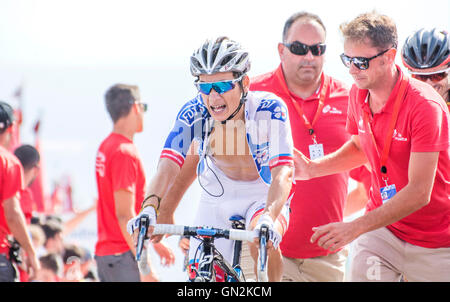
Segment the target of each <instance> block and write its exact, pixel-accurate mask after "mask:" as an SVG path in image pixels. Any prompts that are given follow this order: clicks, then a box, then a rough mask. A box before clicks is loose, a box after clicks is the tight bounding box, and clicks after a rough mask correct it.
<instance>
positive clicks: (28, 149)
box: [14, 145, 40, 224]
mask: <svg viewBox="0 0 450 302" xmlns="http://www.w3.org/2000/svg"><path fill="white" fill-rule="evenodd" d="M14 155H15V156H16V157H17V158H18V159H19V160H20V163H21V164H22V167H23V175H24V181H25V188H24V189H23V190H22V191H21V192H20V206H21V207H22V211H23V213H24V215H25V219H26V221H27V224H30V221H31V216H32V214H33V204H34V202H33V192H31V190H30V188H29V187H30V186H31V184H32V183H33V181H34V180H35V179H36V177H37V175H38V172H39V161H40V156H39V151H38V150H36V148H35V147H33V146H31V145H22V146H20V147H18V148H17V149H16V150H14Z"/></svg>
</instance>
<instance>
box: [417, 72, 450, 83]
mask: <svg viewBox="0 0 450 302" xmlns="http://www.w3.org/2000/svg"><path fill="white" fill-rule="evenodd" d="M411 76H412V77H413V78H414V79H418V80H420V81H423V82H425V81H426V80H431V82H440V81H442V80H443V79H445V78H446V77H447V76H448V72H440V73H435V74H412V75H411Z"/></svg>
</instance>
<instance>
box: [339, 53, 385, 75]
mask: <svg viewBox="0 0 450 302" xmlns="http://www.w3.org/2000/svg"><path fill="white" fill-rule="evenodd" d="M389 49H390V48H388V49H386V50H384V51H382V52H380V53H379V54H377V55H374V56H373V57H370V58H364V57H353V58H351V57H349V56H347V55H345V54H341V60H342V63H344V65H345V66H346V67H348V68H350V65H351V64H352V63H353V65H355V67H356V68H358V69H359V70H366V69H368V68H369V62H370V61H371V60H373V59H375V58H377V57H379V56H382V55H384V54H385V53H386V52H387V51H388V50H389Z"/></svg>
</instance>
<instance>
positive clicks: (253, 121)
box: [161, 91, 294, 185]
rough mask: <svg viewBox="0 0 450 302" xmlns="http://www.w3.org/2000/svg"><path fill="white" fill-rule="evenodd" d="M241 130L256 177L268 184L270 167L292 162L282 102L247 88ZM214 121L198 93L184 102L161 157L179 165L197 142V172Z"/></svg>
mask: <svg viewBox="0 0 450 302" xmlns="http://www.w3.org/2000/svg"><path fill="white" fill-rule="evenodd" d="M244 110H245V129H246V135H247V143H248V147H249V150H250V152H251V154H252V157H253V160H254V162H255V167H256V169H257V171H258V173H259V176H260V178H261V179H262V180H263V181H264V183H266V184H267V185H270V184H271V182H272V176H271V173H270V170H271V169H272V168H274V167H277V166H280V165H290V166H293V165H294V160H293V141H292V134H291V127H290V122H289V115H288V111H287V107H286V104H285V103H284V102H283V100H281V99H280V98H279V97H277V96H276V95H274V94H272V93H269V92H262V91H250V92H249V93H248V94H247V100H246V102H245V103H244ZM213 124H214V120H213V118H212V117H211V115H210V114H209V112H208V109H207V107H206V105H205V104H204V102H203V99H202V97H201V94H198V95H197V97H195V98H194V99H193V100H191V101H189V102H187V103H186V104H185V105H184V106H183V107H182V108H181V110H180V111H179V113H178V115H177V118H176V121H175V125H174V127H173V128H172V130H171V131H170V133H169V135H168V137H167V139H166V142H165V144H164V149H163V151H162V153H161V158H169V159H171V160H173V161H174V162H175V163H177V164H178V165H179V166H180V167H182V166H183V163H184V159H185V158H186V155H187V152H188V150H189V147H190V145H191V143H192V142H193V140H197V141H198V142H199V154H200V159H201V160H200V161H199V164H198V171H199V173H201V172H202V171H203V170H204V156H203V155H205V152H206V151H205V150H206V149H205V147H206V145H207V144H208V136H209V135H210V133H211V131H212V125H213Z"/></svg>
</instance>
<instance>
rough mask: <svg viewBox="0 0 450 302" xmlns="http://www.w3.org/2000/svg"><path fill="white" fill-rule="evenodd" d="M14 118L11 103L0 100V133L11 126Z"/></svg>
mask: <svg viewBox="0 0 450 302" xmlns="http://www.w3.org/2000/svg"><path fill="white" fill-rule="evenodd" d="M14 120H15V118H14V110H13V108H12V107H11V105H9V104H8V103H6V102H3V101H0V134H2V133H3V132H5V130H6V129H8V128H9V127H11V125H12V123H13V122H14Z"/></svg>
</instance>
